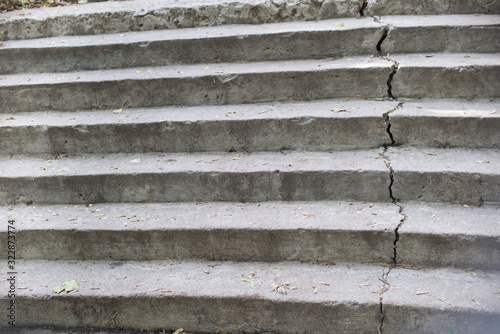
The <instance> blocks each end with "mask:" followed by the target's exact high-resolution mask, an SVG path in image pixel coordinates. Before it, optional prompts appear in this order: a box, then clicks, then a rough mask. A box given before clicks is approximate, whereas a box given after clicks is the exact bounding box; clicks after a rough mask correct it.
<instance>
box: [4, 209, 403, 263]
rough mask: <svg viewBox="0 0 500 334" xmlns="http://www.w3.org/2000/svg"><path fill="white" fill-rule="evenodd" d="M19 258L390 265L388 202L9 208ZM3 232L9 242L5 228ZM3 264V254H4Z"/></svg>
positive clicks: (393, 217)
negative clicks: (341, 262)
mask: <svg viewBox="0 0 500 334" xmlns="http://www.w3.org/2000/svg"><path fill="white" fill-rule="evenodd" d="M11 209H13V210H9V209H7V208H6V207H4V208H2V211H3V213H2V217H5V216H6V218H5V219H7V218H8V219H14V220H15V221H16V229H17V231H18V232H17V238H18V240H19V241H18V245H17V248H16V256H17V258H18V259H30V260H31V259H41V260H105V259H110V260H115V261H118V260H120V261H127V260H134V261H147V260H166V259H176V260H189V259H200V260H207V261H208V260H216V261H263V262H273V261H301V262H328V263H330V262H339V261H343V262H355V263H379V264H380V263H391V262H392V260H393V257H394V251H393V242H394V237H395V236H394V229H395V228H396V227H397V226H398V224H399V221H400V219H401V215H400V214H399V212H398V208H397V207H396V206H395V205H393V204H389V203H359V202H354V203H352V202H351V203H349V202H343V203H338V202H313V203H304V202H291V203H289V202H286V203H284V202H267V203H245V204H243V203H198V204H197V203H175V204H154V203H148V204H145V205H141V204H136V203H132V204H122V203H120V204H94V205H93V206H92V207H85V206H83V205H81V206H78V205H76V206H71V205H59V206H41V207H34V206H14V207H11ZM4 226H5V228H2V233H0V236H3V237H4V239H7V225H5V224H4ZM39 240H44V241H43V243H41V242H39ZM2 257H4V258H5V259H6V254H5V255H2Z"/></svg>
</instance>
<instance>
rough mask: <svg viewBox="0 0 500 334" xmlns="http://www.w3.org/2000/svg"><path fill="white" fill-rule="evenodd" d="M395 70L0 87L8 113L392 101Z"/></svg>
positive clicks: (276, 73)
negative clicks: (389, 93) (391, 80)
mask: <svg viewBox="0 0 500 334" xmlns="http://www.w3.org/2000/svg"><path fill="white" fill-rule="evenodd" d="M389 74H390V68H388V67H384V68H380V67H379V68H363V69H359V68H347V69H346V68H342V69H331V70H325V71H314V72H271V73H242V74H236V73H234V74H231V73H226V74H225V75H220V76H199V77H185V78H159V79H149V80H148V79H144V80H134V79H128V80H121V81H105V82H102V81H101V82H70V83H61V84H39V85H22V86H20V85H16V86H10V87H9V86H4V87H2V88H0V100H1V101H2V104H3V110H4V112H27V111H42V110H61V111H69V110H73V111H76V110H82V109H85V110H87V109H106V108H109V109H113V108H120V107H123V106H126V107H130V108H133V107H155V106H168V105H186V106H194V105H202V104H203V105H222V104H240V103H257V102H270V101H273V102H275V101H310V100H315V99H330V98H348V97H351V98H362V97H363V96H365V97H378V98H382V97H385V96H387V85H386V82H387V78H388V77H389Z"/></svg>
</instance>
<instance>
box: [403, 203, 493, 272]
mask: <svg viewBox="0 0 500 334" xmlns="http://www.w3.org/2000/svg"><path fill="white" fill-rule="evenodd" d="M399 205H400V206H401V208H402V211H401V212H402V213H403V214H404V215H405V220H404V222H403V224H401V226H400V227H399V228H398V230H397V233H398V237H397V238H398V240H397V243H396V256H395V257H396V261H397V263H399V264H401V265H412V266H414V267H420V266H434V267H436V266H438V267H439V266H440V267H457V268H473V269H470V270H471V271H473V270H475V269H481V268H482V269H491V270H498V269H499V268H500V239H499V236H500V222H499V220H498V217H499V214H500V212H499V210H500V206H498V204H496V205H493V206H489V205H483V206H482V207H478V206H471V205H464V206H462V205H450V204H446V203H416V202H413V203H399Z"/></svg>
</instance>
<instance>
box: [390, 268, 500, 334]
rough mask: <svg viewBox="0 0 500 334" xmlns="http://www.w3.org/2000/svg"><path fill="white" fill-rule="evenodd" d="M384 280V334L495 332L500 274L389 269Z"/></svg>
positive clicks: (499, 321) (498, 323)
mask: <svg viewBox="0 0 500 334" xmlns="http://www.w3.org/2000/svg"><path fill="white" fill-rule="evenodd" d="M474 275H475V276H474ZM479 276H481V277H479ZM387 282H388V283H389V285H387V288H388V290H387V291H386V292H385V293H384V294H383V300H382V309H383V313H384V320H383V326H382V328H383V332H384V333H404V332H408V331H411V332H412V333H460V332H463V333H477V334H481V333H488V334H493V333H496V332H497V331H498V328H499V326H500V298H499V296H498V286H499V284H500V281H499V275H498V271H486V272H483V271H475V272H471V271H470V270H460V269H450V268H443V269H434V270H424V269H421V270H412V269H401V268H395V269H394V268H393V269H392V270H391V271H390V273H389V274H388V279H387ZM482 284H486V285H484V286H483V285H482Z"/></svg>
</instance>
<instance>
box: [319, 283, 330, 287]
mask: <svg viewBox="0 0 500 334" xmlns="http://www.w3.org/2000/svg"><path fill="white" fill-rule="evenodd" d="M319 284H323V285H327V286H330V283H326V282H319Z"/></svg>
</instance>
